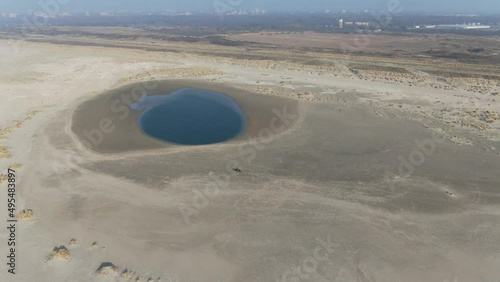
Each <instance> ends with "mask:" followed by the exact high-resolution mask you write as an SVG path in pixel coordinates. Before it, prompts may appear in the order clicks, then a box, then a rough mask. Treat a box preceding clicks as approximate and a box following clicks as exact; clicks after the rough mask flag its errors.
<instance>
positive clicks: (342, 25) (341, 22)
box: [339, 19, 344, 28]
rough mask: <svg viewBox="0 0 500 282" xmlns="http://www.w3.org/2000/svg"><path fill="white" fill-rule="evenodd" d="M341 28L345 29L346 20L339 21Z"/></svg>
mask: <svg viewBox="0 0 500 282" xmlns="http://www.w3.org/2000/svg"><path fill="white" fill-rule="evenodd" d="M339 28H344V19H340V20H339Z"/></svg>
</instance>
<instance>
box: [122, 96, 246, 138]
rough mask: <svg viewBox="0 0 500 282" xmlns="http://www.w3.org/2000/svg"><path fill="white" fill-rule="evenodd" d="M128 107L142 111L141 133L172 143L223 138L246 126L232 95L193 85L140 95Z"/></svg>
mask: <svg viewBox="0 0 500 282" xmlns="http://www.w3.org/2000/svg"><path fill="white" fill-rule="evenodd" d="M131 108H132V109H133V110H136V111H143V113H142V114H141V116H140V118H139V126H140V128H141V130H142V131H143V132H144V133H145V134H147V135H149V136H151V137H153V138H156V139H159V140H162V141H166V142H171V143H176V144H183V145H205V144H214V143H219V142H224V141H227V140H230V139H232V138H234V137H236V136H238V135H239V134H240V133H241V132H243V131H244V129H245V127H246V118H245V114H244V113H243V111H242V110H241V109H240V107H239V106H238V104H237V103H236V102H235V101H234V100H233V99H231V98H230V97H228V96H226V95H224V94H221V93H217V92H212V91H206V90H201V89H195V88H183V89H180V90H177V91H175V92H172V93H170V94H168V95H155V96H144V97H142V98H141V99H140V100H139V101H138V102H137V103H135V104H132V105H131Z"/></svg>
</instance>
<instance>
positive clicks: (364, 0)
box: [0, 0, 500, 13]
mask: <svg viewBox="0 0 500 282" xmlns="http://www.w3.org/2000/svg"><path fill="white" fill-rule="evenodd" d="M56 1H58V2H60V3H67V4H61V5H60V9H61V11H67V12H104V11H106V12H118V11H125V12H133V11H143V12H147V11H155V12H161V11H167V10H186V11H214V10H215V9H214V5H213V3H214V0H184V1H178V0H23V1H19V0H1V1H0V12H23V11H26V10H28V9H31V10H33V11H43V8H42V5H41V4H39V3H51V2H52V3H53V2H56ZM216 1H219V3H226V4H227V5H229V6H233V5H231V4H229V3H235V2H236V3H237V2H241V4H238V5H234V8H235V9H247V10H248V9H255V8H261V9H266V10H269V11H290V10H295V11H296V10H304V11H311V10H327V9H330V10H335V11H339V10H343V9H346V10H352V9H369V10H386V9H387V7H388V5H389V3H391V2H395V1H397V0H357V1H353V0H216ZM400 2H401V6H402V8H403V12H436V13H443V12H450V13H500V1H499V0H476V1H457V0H401V1H400Z"/></svg>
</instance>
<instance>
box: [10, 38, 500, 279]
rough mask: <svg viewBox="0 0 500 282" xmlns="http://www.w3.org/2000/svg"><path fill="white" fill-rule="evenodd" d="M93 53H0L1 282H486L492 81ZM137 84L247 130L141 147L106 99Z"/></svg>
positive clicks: (364, 59) (110, 50)
mask: <svg viewBox="0 0 500 282" xmlns="http://www.w3.org/2000/svg"><path fill="white" fill-rule="evenodd" d="M64 40H70V39H68V38H65V39H64ZM92 40H94V39H92V38H88V39H87V40H86V41H85V40H83V39H82V40H81V41H77V40H76V39H74V41H72V42H60V41H59V42H57V43H58V44H50V43H41V42H38V43H37V42H21V43H19V42H14V41H8V40H2V41H0V54H1V56H0V63H1V65H2V66H3V67H2V68H1V69H0V99H1V100H2V101H3V102H2V103H1V107H2V109H1V111H0V120H1V124H0V128H1V136H0V138H1V140H0V146H2V147H1V150H0V167H1V169H2V171H5V172H6V171H7V168H8V167H9V166H14V167H19V166H21V167H20V168H17V169H16V171H17V181H18V187H19V188H18V191H17V201H18V202H17V203H18V206H17V210H18V211H20V210H21V209H32V210H33V212H34V215H33V217H32V218H31V219H28V220H22V221H19V222H18V230H17V244H18V246H17V263H18V264H17V267H16V272H17V274H16V275H15V276H12V275H11V274H8V273H7V269H6V265H5V263H2V265H3V266H2V268H1V269H2V270H1V272H0V280H1V281H207V282H214V281H245V282H251V281H403V282H406V281H415V282H416V281H436V282H444V281H457V282H462V281H488V282H489V281H500V268H499V267H498V266H499V265H500V257H499V255H500V244H499V243H500V239H499V238H500V237H499V234H500V191H499V188H500V175H499V173H498V172H499V168H500V155H499V153H500V139H499V136H500V124H499V122H498V121H497V119H498V111H500V104H499V102H498V99H499V98H498V96H497V93H498V91H499V80H498V78H497V77H496V76H495V75H498V74H499V73H498V66H495V65H480V66H478V65H476V64H470V65H469V64H466V63H461V62H456V61H453V60H451V59H450V60H445V59H442V60H438V61H434V60H430V59H429V60H428V59H425V58H420V59H412V58H404V59H402V58H395V59H391V58H385V57H384V58H380V57H376V56H372V57H369V56H351V55H343V54H326V53H314V52H297V51H295V50H276V49H274V48H270V49H266V48H262V49H259V50H255V51H251V50H247V49H245V48H244V47H221V46H213V45H203V44H187V43H162V42H155V43H154V45H155V50H147V49H148V48H149V47H150V46H149V47H148V46H142V47H141V46H140V43H139V42H114V44H116V45H120V46H121V47H122V48H120V46H109V45H110V42H107V41H106V42H104V41H103V42H100V43H101V44H102V45H106V47H99V46H80V45H88V43H89V42H92ZM83 41H85V43H83ZM111 43H112V42H111ZM148 44H149V43H148ZM151 44H152V43H151ZM14 45H15V47H13V46H14ZM94 45H99V44H97V43H96V44H94ZM125 47H126V48H125ZM162 48H165V49H166V50H161V49H162ZM167 49H168V50H167ZM169 50H170V51H169ZM172 50H173V51H172ZM224 54H226V55H224ZM238 54H239V55H243V54H245V55H248V56H250V55H255V54H256V56H261V57H266V58H260V59H252V58H249V57H248V56H246V57H238ZM272 56H275V57H276V60H271V59H267V58H269V57H272ZM286 57H289V58H291V59H290V60H286V59H284V58H286ZM450 66H453V70H455V71H458V73H460V75H458V74H455V75H451V74H450V73H449V70H450V69H451V67H450ZM154 81H157V82H159V83H163V84H166V85H170V87H174V88H175V87H177V86H178V85H179V86H182V85H194V86H200V87H205V88H207V89H217V90H220V91H223V92H225V93H226V94H228V95H230V96H233V97H235V99H236V100H237V101H238V102H239V103H240V105H241V106H242V107H243V108H244V110H245V112H246V113H247V115H249V116H251V117H253V118H252V120H254V125H255V126H254V127H253V128H252V130H251V132H250V133H248V134H247V135H245V136H242V137H240V138H237V139H235V140H232V141H231V142H228V143H224V144H215V145H210V146H196V147H184V146H164V144H159V143H158V142H157V141H154V140H146V139H144V138H143V137H140V136H138V134H137V132H136V131H134V126H135V124H136V121H135V120H134V117H133V116H127V117H126V118H124V119H120V118H119V116H117V115H119V113H116V112H114V111H113V110H112V108H111V103H113V101H114V100H113V99H114V98H116V97H122V96H120V95H122V94H123V95H128V94H129V93H128V92H129V91H130V89H131V88H130V87H128V85H130V84H134V83H135V85H142V86H143V87H145V88H147V87H153V88H151V89H155V87H156V86H155V85H157V84H155V83H151V82H154ZM147 89H149V88H147ZM150 91H153V92H154V90H150ZM117 95H118V96H117ZM120 99H121V98H120ZM96 101H97V102H96ZM89 103H90V104H91V105H93V106H95V107H96V110H95V112H92V111H91V110H89V107H88V105H89ZM92 103H94V104H92ZM108 105H109V109H108V110H107V108H108ZM285 108H287V109H293V110H290V111H289V112H287V113H286V114H285V113H284V111H285ZM90 109H91V108H90ZM103 118H109V119H110V120H111V121H112V123H111V124H109V123H107V122H105V123H104V124H102V126H101V125H100V124H99V123H100V121H101V120H102V119H103ZM123 128H127V129H129V130H126V132H125V133H124V132H122V129H123ZM97 129H99V130H100V131H101V133H102V137H103V138H102V141H101V142H97V143H98V144H97V145H98V146H96V147H93V146H88V144H86V143H85V142H82V141H84V138H82V136H83V135H82V134H81V131H82V130H88V131H91V130H97ZM127 138H132V139H134V138H136V139H134V140H135V141H134V142H135V143H134V144H135V145H134V146H130V147H127V142H128V141H127V140H129V139H127ZM141 138H143V139H141ZM124 140H125V141H124ZM101 145H102V146H103V147H99V146H101ZM234 166H239V167H241V168H242V170H243V171H242V172H241V173H235V172H233V171H232V170H231V168H232V167H234ZM2 173H3V172H2ZM2 185H5V182H4V183H3V184H2ZM2 190H3V191H4V192H3V193H1V195H0V203H3V204H1V207H2V210H6V209H7V208H6V204H5V203H6V201H7V199H6V197H7V195H6V192H5V189H2ZM1 220H2V221H3V222H6V221H5V220H6V215H5V213H4V212H2V219H1ZM0 230H1V231H0V236H1V237H0V239H1V242H2V245H1V246H0V251H1V255H2V257H4V261H5V260H6V259H5V256H6V255H7V254H8V251H7V245H6V241H5V240H6V239H7V237H8V235H9V234H8V233H7V232H6V229H5V228H0ZM73 238H74V239H76V243H75V244H70V240H71V239H73ZM94 242H96V243H95V244H93V243H94ZM61 245H64V246H65V247H66V248H67V249H68V251H69V257H67V258H66V259H65V258H60V259H58V258H57V257H56V259H55V260H53V261H50V260H49V261H47V260H48V257H49V255H50V254H51V253H52V250H53V248H54V247H58V246H61ZM101 266H102V267H101ZM100 267H101V269H100ZM137 278H139V279H140V280H137ZM150 279H152V280H150ZM159 279H161V280H159Z"/></svg>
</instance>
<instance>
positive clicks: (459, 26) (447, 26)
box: [425, 24, 491, 29]
mask: <svg viewBox="0 0 500 282" xmlns="http://www.w3.org/2000/svg"><path fill="white" fill-rule="evenodd" d="M425 28H435V29H489V28H491V26H489V25H476V24H439V25H426V26H425Z"/></svg>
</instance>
